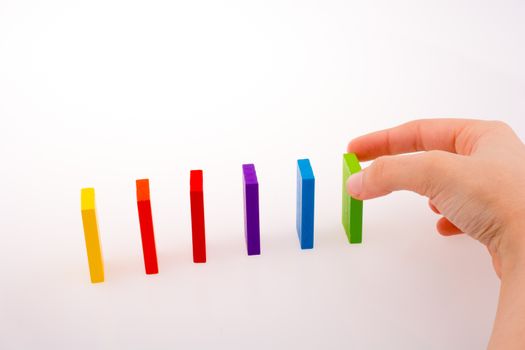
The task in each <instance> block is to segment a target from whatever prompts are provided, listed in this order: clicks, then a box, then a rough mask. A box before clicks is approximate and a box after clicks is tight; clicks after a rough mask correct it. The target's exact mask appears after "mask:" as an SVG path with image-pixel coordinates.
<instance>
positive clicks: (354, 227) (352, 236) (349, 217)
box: [343, 153, 363, 243]
mask: <svg viewBox="0 0 525 350" xmlns="http://www.w3.org/2000/svg"><path fill="white" fill-rule="evenodd" d="M360 171H361V165H360V164H359V160H358V159H357V156H356V155H355V153H345V154H343V227H344V228H345V232H346V236H347V237H348V242H349V243H361V242H362V239H363V201H360V200H358V199H354V198H352V197H351V196H350V195H349V194H348V192H347V191H346V181H347V180H348V178H349V177H350V175H352V174H355V173H358V172H360Z"/></svg>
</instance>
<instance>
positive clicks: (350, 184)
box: [346, 171, 363, 199]
mask: <svg viewBox="0 0 525 350" xmlns="http://www.w3.org/2000/svg"><path fill="white" fill-rule="evenodd" d="M346 190H347V192H348V194H349V195H351V196H352V197H354V198H357V199H359V197H360V196H361V194H362V193H363V172H362V171H360V172H358V173H356V174H353V175H351V176H350V177H349V178H348V180H347V181H346Z"/></svg>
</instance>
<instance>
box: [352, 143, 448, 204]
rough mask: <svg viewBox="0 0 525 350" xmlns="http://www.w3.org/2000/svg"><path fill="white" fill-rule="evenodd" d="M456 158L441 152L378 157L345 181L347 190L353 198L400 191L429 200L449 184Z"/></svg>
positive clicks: (365, 197) (364, 197)
mask: <svg viewBox="0 0 525 350" xmlns="http://www.w3.org/2000/svg"><path fill="white" fill-rule="evenodd" d="M457 157H458V155H456V154H453V153H449V152H443V151H429V152H423V153H416V154H409V155H401V156H399V155H398V156H383V157H379V158H377V159H376V160H375V161H374V162H372V164H371V165H370V166H369V167H367V168H365V169H364V170H362V171H361V172H359V173H357V174H354V175H352V176H351V177H350V178H349V179H348V182H347V190H348V193H350V195H351V196H352V197H354V198H356V199H370V198H375V197H380V196H384V195H386V194H389V193H391V192H393V191H400V190H408V191H412V192H416V193H419V194H421V195H423V196H426V197H429V198H433V197H435V195H436V194H437V193H439V192H440V191H441V190H442V189H443V188H444V184H445V182H447V183H450V174H451V172H452V171H451V170H453V169H454V168H455V167H456V166H457V164H456V163H457V162H456V160H457Z"/></svg>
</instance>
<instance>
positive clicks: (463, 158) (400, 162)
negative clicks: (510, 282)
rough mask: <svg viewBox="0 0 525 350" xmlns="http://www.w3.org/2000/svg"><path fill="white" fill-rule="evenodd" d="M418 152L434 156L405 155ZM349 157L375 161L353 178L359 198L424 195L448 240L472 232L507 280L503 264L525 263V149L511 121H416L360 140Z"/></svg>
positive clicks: (352, 144)
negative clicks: (405, 192) (396, 193)
mask: <svg viewBox="0 0 525 350" xmlns="http://www.w3.org/2000/svg"><path fill="white" fill-rule="evenodd" d="M416 151H427V152H423V153H417V154H410V155H402V156H399V155H397V154H400V153H407V152H416ZM348 152H355V153H356V154H357V157H358V158H359V160H361V161H366V160H372V159H375V161H374V162H373V163H372V165H371V166H369V167H368V168H366V169H365V170H364V171H362V172H361V173H358V174H356V175H353V176H352V177H351V178H350V179H349V181H348V191H349V193H350V194H351V195H352V196H354V197H355V198H359V199H370V198H375V197H379V196H383V195H385V194H388V193H390V192H392V191H398V190H410V191H414V192H417V193H419V194H421V195H423V196H426V197H428V198H429V203H430V207H431V208H432V209H433V210H434V211H435V212H436V213H439V214H441V215H443V217H442V218H441V219H440V220H439V221H438V222H437V230H438V231H439V232H440V233H441V234H442V235H445V236H448V235H453V234H458V233H462V232H465V233H467V234H469V235H470V236H472V237H473V238H475V239H477V240H479V241H480V242H481V243H483V244H485V245H486V246H487V248H488V250H489V252H490V254H491V256H492V258H493V264H494V268H495V270H496V273H497V274H498V276H499V277H501V274H502V273H504V268H503V267H507V266H508V267H509V268H510V267H511V265H513V264H515V263H516V262H517V261H519V260H520V259H524V261H525V145H524V144H523V143H522V142H521V141H520V139H519V138H518V137H517V136H516V134H515V133H514V132H513V131H512V129H511V128H510V127H509V126H507V125H506V124H504V123H502V122H497V121H496V122H495V121H479V120H461V119H434V120H418V121H412V122H409V123H406V124H404V125H401V126H398V127H395V128H392V129H388V130H383V131H379V132H374V133H371V134H368V135H365V136H361V137H358V138H356V139H355V140H353V141H352V142H350V144H349V145H348ZM392 155H397V156H392Z"/></svg>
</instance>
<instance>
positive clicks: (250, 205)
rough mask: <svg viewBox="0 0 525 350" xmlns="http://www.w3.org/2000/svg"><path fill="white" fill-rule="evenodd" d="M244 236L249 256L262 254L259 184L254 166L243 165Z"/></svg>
mask: <svg viewBox="0 0 525 350" xmlns="http://www.w3.org/2000/svg"><path fill="white" fill-rule="evenodd" d="M242 172H243V190H244V234H245V238H246V249H247V251H248V255H260V254H261V237H260V226H259V182H258V181H257V173H256V172H255V166H254V165H253V164H243V165H242Z"/></svg>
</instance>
